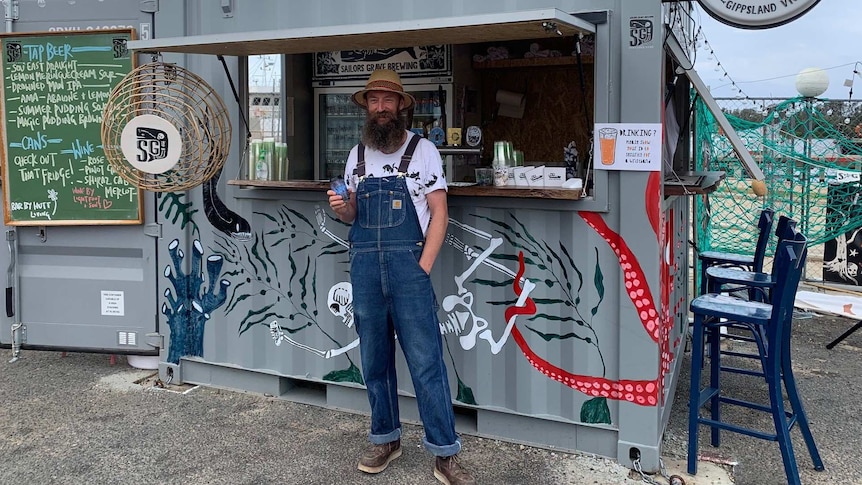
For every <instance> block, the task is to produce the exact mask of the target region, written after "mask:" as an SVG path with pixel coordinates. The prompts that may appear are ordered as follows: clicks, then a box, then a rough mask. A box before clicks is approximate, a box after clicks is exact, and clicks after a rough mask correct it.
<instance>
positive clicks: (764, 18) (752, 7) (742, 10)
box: [700, 0, 820, 29]
mask: <svg viewBox="0 0 862 485" xmlns="http://www.w3.org/2000/svg"><path fill="white" fill-rule="evenodd" d="M818 2H820V0H740V1H735V0H700V4H701V6H703V8H704V10H706V11H707V13H709V14H710V15H711V16H713V17H714V18H715V19H717V20H719V21H721V22H724V23H726V24H728V25H732V26H734V27H739V28H742V29H768V28H770V27H775V26H778V25H781V24H786V23H787V22H790V21H791V20H795V19H796V18H798V17H801V16H802V15H804V14H806V13H807V12H808V11H809V10H811V9H812V8H813V7H814V6H815V5H817V3H818Z"/></svg>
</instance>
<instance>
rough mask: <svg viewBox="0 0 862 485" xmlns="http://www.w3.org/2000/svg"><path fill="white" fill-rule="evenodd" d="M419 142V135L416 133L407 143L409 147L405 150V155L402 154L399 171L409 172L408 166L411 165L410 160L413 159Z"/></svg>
mask: <svg viewBox="0 0 862 485" xmlns="http://www.w3.org/2000/svg"><path fill="white" fill-rule="evenodd" d="M418 144H419V135H416V134H414V135H413V137H412V138H410V143H408V144H407V149H406V150H404V155H401V165H399V166H398V172H399V173H407V167H409V166H410V160H412V159H413V152H415V151H416V145H418Z"/></svg>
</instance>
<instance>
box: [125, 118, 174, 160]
mask: <svg viewBox="0 0 862 485" xmlns="http://www.w3.org/2000/svg"><path fill="white" fill-rule="evenodd" d="M181 145H182V139H181V138H180V132H179V130H177V128H176V127H175V126H174V125H172V124H171V123H170V122H169V121H168V120H166V119H164V118H161V117H159V116H156V115H141V116H136V117H134V118H132V120H131V121H129V122H128V123H127V124H126V126H125V127H124V128H123V133H122V134H121V135H120V147H121V148H122V151H123V156H125V157H126V161H128V162H129V164H130V165H132V166H133V167H135V168H136V169H138V170H140V171H142V172H146V173H153V174H158V173H165V172H167V171H168V170H171V169H172V168H174V166H176V164H177V162H179V159H180V154H181V152H182V146H181Z"/></svg>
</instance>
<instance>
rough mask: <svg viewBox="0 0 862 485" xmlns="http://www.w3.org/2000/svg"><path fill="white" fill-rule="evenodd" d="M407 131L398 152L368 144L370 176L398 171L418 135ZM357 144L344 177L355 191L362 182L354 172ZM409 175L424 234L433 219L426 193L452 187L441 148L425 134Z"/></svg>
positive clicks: (409, 168) (384, 175) (367, 159)
mask: <svg viewBox="0 0 862 485" xmlns="http://www.w3.org/2000/svg"><path fill="white" fill-rule="evenodd" d="M407 133H408V137H407V141H405V142H404V145H402V146H401V148H399V149H398V151H396V152H395V153H390V154H388V155H387V154H385V153H383V152H381V151H377V150H374V149H372V148H369V147H365V176H366V177H386V176H388V175H395V174H396V173H397V172H398V166H399V165H401V155H403V154H404V151H405V150H407V145H408V144H409V142H410V137H412V136H417V135H416V134H414V133H411V132H407ZM357 147H358V145H357V146H354V147H353V149H352V150H350V155H349V156H348V157H347V165H346V167H345V170H344V180H345V182H347V186H348V187H349V188H350V190H352V191H354V192H355V191H356V188H357V186H358V185H359V178H358V177H357V176H356V175H354V174H353V169H355V168H356V158H357V152H358V148H357ZM405 178H406V181H407V189H408V190H409V191H410V198H411V199H413V205H414V206H415V207H416V215H417V216H418V217H419V225H420V226H421V227H422V234H423V235H424V234H425V233H426V232H427V231H428V223H429V222H431V212H430V211H429V210H428V201H427V200H425V194H427V193H430V192H434V191H435V190H441V189H442V190H448V189H447V185H446V177H445V175H444V174H443V160H442V159H441V158H440V152H439V151H438V150H437V147H436V146H435V145H434V144H433V143H431V142H430V141H428V140H426V139H425V138H422V139H420V140H419V144H418V145H416V151H414V152H413V158H412V159H411V160H410V166H409V167H408V168H407V176H406V177H405Z"/></svg>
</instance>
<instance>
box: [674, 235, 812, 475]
mask: <svg viewBox="0 0 862 485" xmlns="http://www.w3.org/2000/svg"><path fill="white" fill-rule="evenodd" d="M792 232H793V235H792V236H791V237H787V238H785V239H784V240H782V241H781V243H780V244H779V246H778V249H777V250H776V253H775V260H774V261H773V278H774V285H772V291H771V292H770V293H771V304H769V303H763V302H758V301H748V300H744V299H740V298H734V297H731V296H726V295H720V294H715V293H708V294H704V295H701V296H699V297H697V298H695V299H694V300H693V301H692V303H691V311H692V312H693V313H694V328H693V331H694V336H693V342H692V346H691V348H692V358H691V388H690V394H689V418H688V473H690V474H692V475H694V474H696V473H697V449H698V428H699V426H700V425H701V424H705V425H707V426H709V427H710V430H711V440H710V442H711V444H712V445H713V446H719V445H720V434H719V433H720V430H722V429H723V430H727V431H732V432H735V433H741V434H744V435H747V436H752V437H755V438H760V439H765V440H770V441H777V442H778V446H779V448H780V450H781V457H782V460H783V462H784V472H785V474H786V476H787V482H788V483H789V484H792V485H801V484H800V481H799V469H798V467H797V464H796V458H795V456H794V453H793V445H792V444H791V441H790V429H791V428H792V427H793V425H795V424H797V423H798V424H799V429H800V431H801V432H802V437H803V438H804V440H805V444H806V446H807V447H808V452H809V454H810V455H811V460H812V461H813V463H814V469H815V470H818V471H820V470H823V461H822V460H821V458H820V453H819V452H818V451H817V445H816V444H815V443H814V437H813V436H812V435H811V430H810V429H809V426H808V418H807V417H806V415H805V410H804V409H803V407H802V401H801V399H800V397H799V391H798V389H797V387H796V381H795V380H794V377H793V370H792V368H791V362H790V333H791V328H792V322H793V303H794V301H795V297H796V289H797V286H798V285H799V280H800V278H801V276H802V272H803V270H804V268H805V258H806V256H807V248H806V244H807V240H806V238H805V236H804V235H802V234H800V233H799V232H797V231H796V230H795V228H794V229H793V231H792ZM727 326H742V327H745V328H747V329H748V330H750V331H751V334H752V336H753V338H754V339H755V341H756V342H757V347H758V351H759V352H761V353H762V355H761V359H762V362H763V370H764V378H765V380H766V383H767V386H768V389H769V405H768V406H765V405H762V404H758V403H754V402H750V401H745V400H742V399H737V398H732V397H729V396H724V395H722V394H721V387H720V379H719V376H720V373H721V370H722V369H721V353H720V352H719V343H720V342H719V340H720V339H719V337H720V329H721V327H727ZM705 336H706V337H707V342H708V346H709V351H710V359H709V361H710V378H709V386H708V387H706V388H704V389H701V385H700V381H701V373H702V367H703V363H704V345H703V342H704V337H705ZM764 339H765V341H764ZM782 384H783V387H782ZM782 390H786V392H787V396H788V398H789V400H790V408H791V409H790V410H789V411H788V410H786V409H785V405H784V399H783V395H782ZM707 403H709V409H710V412H709V417H701V416H700V408H701V406H703V405H705V404H707ZM722 404H729V405H735V406H742V407H745V408H748V409H753V410H758V411H764V412H768V413H771V414H772V418H773V423H774V425H775V432H774V433H767V432H763V431H759V430H756V429H751V428H746V427H743V426H739V425H736V424H732V423H728V422H724V421H722V420H721V405H722Z"/></svg>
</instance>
